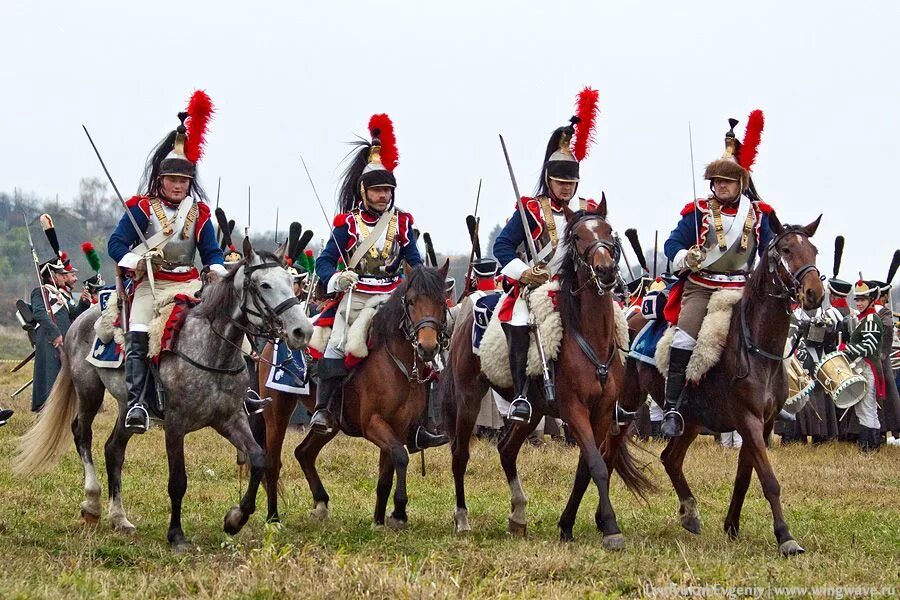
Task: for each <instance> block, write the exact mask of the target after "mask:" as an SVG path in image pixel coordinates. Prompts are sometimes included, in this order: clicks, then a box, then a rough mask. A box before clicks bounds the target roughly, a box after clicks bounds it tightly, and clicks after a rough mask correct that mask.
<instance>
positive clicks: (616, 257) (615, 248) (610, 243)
mask: <svg viewBox="0 0 900 600" xmlns="http://www.w3.org/2000/svg"><path fill="white" fill-rule="evenodd" d="M589 219H590V220H599V221H602V222H604V223H606V222H607V221H606V219H605V218H604V217H601V216H600V215H596V214H593V213H587V214H585V215H582V216H581V217H580V218H579V219H578V220H577V221H576V222H575V223H573V224H572V225H571V226H570V227H569V233H568V235H567V236H566V244H568V246H569V252H570V253H571V254H572V258H573V260H574V262H575V270H576V271H580V270H581V269H582V268H583V269H586V270H587V271H588V272H589V273H590V274H591V275H590V277H588V279H587V280H586V281H585V282H584V283H582V284H581V285H580V286H578V287H577V288H576V289H574V290H572V294H574V295H578V294H579V293H581V292H582V291H583V290H584V289H585V288H586V287H588V286H589V285H591V284H594V286H595V287H596V288H597V294H598V295H600V296H603V295H604V294H607V293H608V292H609V291H610V290H612V289H613V288H614V287H616V283H617V280H618V278H617V280H614V281H612V282H611V283H603V282H601V281H600V278H599V277H598V276H599V272H598V271H597V269H595V268H594V267H593V266H592V261H591V258H593V256H594V254H595V253H596V252H598V251H600V250H604V251H606V253H607V254H609V256H610V257H611V258H612V259H613V261H614V263H615V266H616V267H617V268H618V266H619V261H620V260H621V258H622V247H621V246H620V245H619V244H618V243H617V242H616V241H614V240H612V239H609V240H604V239H600V238H597V239H594V240H591V243H590V244H588V246H587V248H585V249H584V252H581V253H579V252H578V245H577V243H576V241H575V239H574V238H575V228H576V226H577V225H580V224H581V223H583V222H584V221H587V220H589ZM617 270H618V269H617Z"/></svg>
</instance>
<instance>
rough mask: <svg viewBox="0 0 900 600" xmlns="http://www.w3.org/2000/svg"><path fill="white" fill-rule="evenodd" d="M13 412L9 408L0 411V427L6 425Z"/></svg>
mask: <svg viewBox="0 0 900 600" xmlns="http://www.w3.org/2000/svg"><path fill="white" fill-rule="evenodd" d="M12 416H13V410H12V409H11V408H4V409H2V410H0V427H2V426H4V425H6V423H7V422H8V421H9V420H10V418H12Z"/></svg>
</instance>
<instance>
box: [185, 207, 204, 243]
mask: <svg viewBox="0 0 900 600" xmlns="http://www.w3.org/2000/svg"><path fill="white" fill-rule="evenodd" d="M199 212H200V209H199V208H197V203H196V202H194V203H193V204H192V205H191V209H190V210H189V211H188V214H187V217H185V219H184V227H182V228H181V239H183V240H186V239H188V237H190V235H191V232H192V231H193V230H194V221H196V220H197V214H198V213H199Z"/></svg>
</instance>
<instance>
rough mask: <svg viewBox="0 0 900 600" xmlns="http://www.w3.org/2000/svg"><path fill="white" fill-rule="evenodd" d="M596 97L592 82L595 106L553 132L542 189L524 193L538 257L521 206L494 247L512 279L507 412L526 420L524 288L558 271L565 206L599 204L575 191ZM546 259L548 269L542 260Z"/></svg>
mask: <svg viewBox="0 0 900 600" xmlns="http://www.w3.org/2000/svg"><path fill="white" fill-rule="evenodd" d="M596 99H597V92H596V91H594V90H591V89H590V88H585V90H584V91H582V92H581V94H580V95H579V107H584V105H585V104H586V103H587V104H589V105H590V106H589V107H588V108H587V110H579V116H575V117H572V118H571V119H570V124H569V125H566V126H564V127H559V128H557V129H556V130H555V131H554V132H553V134H552V135H551V136H550V140H549V142H548V144H547V150H546V152H545V153H544V164H543V167H542V168H541V177H540V181H539V183H538V194H537V195H536V196H535V197H533V198H527V197H526V198H522V201H523V203H524V204H525V209H526V212H527V217H526V218H527V220H528V232H529V233H530V235H531V237H532V238H533V239H534V241H535V247H536V249H537V253H538V256H537V258H536V260H533V261H532V263H531V264H529V263H528V262H526V261H525V260H522V258H520V255H519V252H520V248H524V252H525V254H527V252H528V250H527V248H528V246H527V244H526V242H525V227H523V226H522V219H521V217H520V214H519V211H518V210H516V211H515V212H514V213H513V215H512V217H511V218H510V219H509V221H507V222H506V226H505V227H504V228H503V230H502V231H501V232H500V235H499V236H497V239H496V240H495V241H494V248H493V253H494V257H495V258H496V259H497V261H498V262H499V263H500V274H501V275H503V276H504V277H505V278H506V281H507V282H508V283H510V284H511V285H512V287H511V289H510V291H509V292H507V294H506V295H505V296H504V297H503V298H502V299H501V300H500V304H499V307H500V308H499V314H498V318H499V319H500V322H501V326H502V328H503V331H504V333H505V334H506V341H507V345H508V346H509V366H510V370H511V373H512V380H513V395H514V399H513V401H512V403H511V405H510V408H509V414H508V415H507V417H508V418H509V419H510V420H512V421H520V422H523V423H527V422H528V421H530V420H531V403H530V402H529V401H528V398H527V393H526V384H527V381H528V375H527V364H528V346H529V341H530V337H531V336H530V332H529V321H530V313H529V310H528V304H527V302H526V300H525V298H523V297H522V296H521V292H522V291H523V289H524V288H525V287H528V288H537V287H539V286H541V285H543V284H544V283H546V282H547V281H548V280H549V279H550V277H552V276H553V275H555V274H556V269H557V268H558V261H553V260H551V259H552V258H553V256H554V253H555V251H556V246H557V244H558V242H559V239H560V238H561V237H562V236H563V233H564V232H565V228H566V216H565V213H564V210H563V207H564V206H568V207H569V209H570V210H572V211H578V210H585V209H592V210H593V209H594V208H596V206H597V204H596V202H594V201H593V200H586V199H584V198H579V197H576V196H575V192H576V190H577V189H578V181H579V162H580V161H581V160H582V159H583V158H584V156H585V155H586V154H587V140H589V138H590V135H591V128H592V125H593V120H594V119H593V117H594V113H595V112H596ZM591 102H593V104H591ZM573 136H574V137H575V138H576V139H575V144H574V145H575V153H574V154H573V149H572V148H570V144H572V141H573ZM579 142H581V143H579ZM523 256H524V255H523ZM526 258H532V257H526ZM547 263H549V270H548V269H547V268H545V267H543V266H541V265H546V264H547Z"/></svg>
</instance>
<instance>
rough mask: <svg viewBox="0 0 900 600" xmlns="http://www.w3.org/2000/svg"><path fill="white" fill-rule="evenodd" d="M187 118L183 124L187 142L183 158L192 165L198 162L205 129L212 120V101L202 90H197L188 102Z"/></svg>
mask: <svg viewBox="0 0 900 600" xmlns="http://www.w3.org/2000/svg"><path fill="white" fill-rule="evenodd" d="M187 112H188V118H187V121H186V122H185V127H186V128H187V140H185V142H184V156H185V158H187V159H188V160H189V161H191V162H192V163H198V162H200V159H201V158H202V157H203V146H204V145H205V144H206V127H207V125H209V120H210V118H212V115H213V112H215V109H214V108H213V103H212V100H210V98H209V96H207V95H206V92H204V91H203V90H197V91H196V92H194V95H193V96H191V100H190V102H188V108H187Z"/></svg>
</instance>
